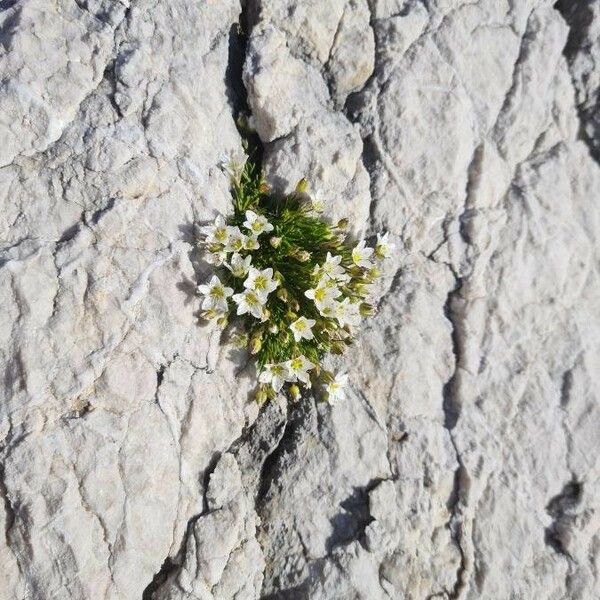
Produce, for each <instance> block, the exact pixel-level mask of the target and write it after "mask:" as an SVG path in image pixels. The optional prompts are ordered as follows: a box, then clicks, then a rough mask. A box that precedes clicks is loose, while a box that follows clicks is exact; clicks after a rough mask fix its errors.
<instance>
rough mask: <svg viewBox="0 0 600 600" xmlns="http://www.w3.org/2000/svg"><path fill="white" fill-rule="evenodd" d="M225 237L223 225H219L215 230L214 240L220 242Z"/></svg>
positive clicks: (225, 232)
mask: <svg viewBox="0 0 600 600" xmlns="http://www.w3.org/2000/svg"><path fill="white" fill-rule="evenodd" d="M226 238H227V230H226V229H225V228H224V227H219V228H218V229H216V230H215V240H217V241H219V242H222V241H224V240H225V239H226Z"/></svg>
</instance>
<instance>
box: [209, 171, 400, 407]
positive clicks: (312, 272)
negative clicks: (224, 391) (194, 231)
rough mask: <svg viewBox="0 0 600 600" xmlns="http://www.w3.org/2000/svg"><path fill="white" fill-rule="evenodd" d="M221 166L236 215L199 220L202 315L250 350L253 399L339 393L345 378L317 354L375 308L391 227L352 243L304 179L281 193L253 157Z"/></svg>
mask: <svg viewBox="0 0 600 600" xmlns="http://www.w3.org/2000/svg"><path fill="white" fill-rule="evenodd" d="M227 171H228V173H229V174H230V177H231V193H232V200H233V213H232V214H231V215H229V216H227V217H224V216H222V215H219V216H217V218H216V220H215V221H214V223H212V224H210V225H207V226H204V227H200V240H199V243H200V245H201V247H202V249H203V251H204V252H205V258H206V260H207V261H208V262H209V263H211V264H212V265H214V266H215V273H214V275H212V276H211V278H210V279H209V281H207V282H206V283H204V284H202V285H200V286H198V292H199V294H200V295H201V296H202V302H201V308H202V313H201V316H202V317H203V318H204V319H207V320H211V321H216V323H217V324H218V326H219V327H221V328H222V329H225V328H230V329H231V330H235V331H236V333H234V334H232V335H231V340H232V342H233V343H234V344H235V345H237V346H238V347H245V348H247V349H248V351H249V352H250V353H251V354H252V355H254V356H255V357H256V363H257V371H258V390H257V392H256V396H255V397H256V400H257V401H259V402H264V401H265V400H267V399H272V398H274V397H275V396H276V395H277V394H279V393H281V392H282V391H285V392H287V395H288V397H290V398H291V399H293V400H296V399H298V398H299V397H300V394H301V390H302V389H307V388H311V387H318V388H320V389H321V390H322V391H323V393H324V396H325V398H326V399H328V400H329V401H330V402H335V401H338V400H340V399H343V398H344V386H345V384H346V380H347V375H346V374H345V373H337V374H334V373H332V372H331V371H328V370H327V369H325V368H324V367H323V360H324V358H325V357H326V356H327V355H328V354H330V353H333V354H343V353H344V352H345V350H346V349H347V348H348V346H350V345H351V344H352V342H353V340H354V338H355V335H356V332H357V329H358V327H359V326H360V324H361V321H362V320H363V319H364V318H365V317H369V316H371V315H373V313H374V301H373V298H372V288H373V283H374V282H375V281H376V280H377V278H378V277H379V276H380V269H379V266H380V263H381V262H382V261H383V260H385V259H386V258H388V257H389V256H390V255H391V253H392V251H393V248H394V246H393V245H392V244H391V243H390V242H389V241H388V234H387V233H386V234H384V235H381V234H378V235H377V243H376V245H375V247H374V248H370V247H368V246H367V245H366V242H365V241H364V240H360V241H357V240H353V239H352V238H351V236H350V235H349V234H348V233H347V232H346V227H347V224H348V222H347V220H345V219H342V220H341V221H339V222H338V223H337V224H332V223H329V222H327V221H326V220H325V219H324V218H322V217H321V216H320V213H321V211H322V209H323V204H324V203H323V199H322V197H321V195H320V194H318V193H317V194H314V195H313V197H312V198H311V197H310V196H309V194H308V193H307V191H306V187H307V186H306V183H305V181H304V180H302V181H301V182H300V183H299V184H298V186H297V188H296V191H295V192H293V193H291V194H289V195H287V196H285V197H283V198H280V197H277V196H275V195H274V194H272V193H271V192H270V190H269V188H268V186H267V185H266V183H265V181H264V179H263V177H262V173H261V172H260V170H259V169H258V168H257V167H256V166H255V165H253V164H252V163H251V162H250V161H246V163H245V164H244V165H243V166H239V167H238V166H235V165H231V163H230V164H229V165H228V168H227Z"/></svg>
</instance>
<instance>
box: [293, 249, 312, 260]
mask: <svg viewBox="0 0 600 600" xmlns="http://www.w3.org/2000/svg"><path fill="white" fill-rule="evenodd" d="M296 258H297V259H298V260H299V261H300V262H307V261H309V260H310V252H307V251H306V250H300V252H298V253H296Z"/></svg>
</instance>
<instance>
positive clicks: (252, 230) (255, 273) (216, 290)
mask: <svg viewBox="0 0 600 600" xmlns="http://www.w3.org/2000/svg"><path fill="white" fill-rule="evenodd" d="M244 227H245V228H246V230H247V231H248V233H244V232H242V231H241V229H240V228H239V227H237V226H232V225H227V224H226V223H225V220H224V219H223V217H222V216H221V215H219V216H218V217H217V218H216V220H215V222H214V223H213V224H212V225H208V226H206V227H203V228H201V232H202V233H203V235H204V242H205V244H206V246H207V247H208V248H209V250H210V252H209V254H208V256H207V260H208V262H210V263H211V264H214V265H219V266H220V265H223V266H225V267H227V269H229V271H231V274H232V275H233V276H234V277H237V278H240V279H241V278H244V277H246V280H245V281H244V288H245V291H244V292H242V293H240V294H234V293H233V289H232V288H230V287H225V286H224V285H223V283H222V282H221V280H220V279H219V278H218V277H217V276H216V275H213V277H212V279H211V280H210V282H209V283H208V284H207V285H200V286H198V291H199V292H200V293H201V294H202V295H204V301H203V302H202V310H204V311H206V312H205V313H204V316H205V317H207V318H209V319H216V320H217V321H218V322H221V323H226V320H225V317H226V314H227V313H228V305H227V298H229V297H230V296H231V297H232V300H233V301H234V302H235V303H236V304H237V314H238V315H243V314H246V313H248V314H251V315H252V316H253V317H255V318H257V319H260V320H261V321H264V320H265V318H266V313H265V310H264V306H265V304H266V302H267V299H268V297H269V294H270V293H271V292H272V291H274V290H275V289H276V288H277V286H278V285H279V284H278V282H277V281H276V280H275V279H274V278H273V269H271V268H269V269H263V270H259V269H256V268H255V267H253V266H252V256H251V255H250V254H248V255H247V256H246V257H242V255H241V254H240V252H242V251H252V250H256V249H258V248H259V247H260V243H259V241H258V237H259V236H260V235H261V234H262V233H269V232H270V231H273V225H271V223H269V222H268V221H267V219H266V218H265V217H264V216H262V215H258V214H256V213H255V212H253V211H251V210H247V211H246V220H245V221H244Z"/></svg>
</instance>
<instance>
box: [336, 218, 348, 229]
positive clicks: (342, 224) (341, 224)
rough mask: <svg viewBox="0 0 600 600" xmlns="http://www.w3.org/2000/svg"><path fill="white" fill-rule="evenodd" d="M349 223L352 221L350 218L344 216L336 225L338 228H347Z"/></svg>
mask: <svg viewBox="0 0 600 600" xmlns="http://www.w3.org/2000/svg"><path fill="white" fill-rule="evenodd" d="M349 224H350V221H348V219H345V218H344V219H340V220H339V221H338V222H337V225H336V227H337V228H338V229H346V227H348V225H349Z"/></svg>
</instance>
